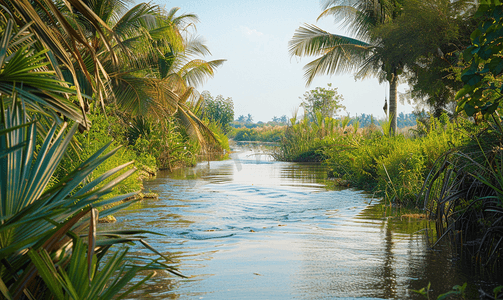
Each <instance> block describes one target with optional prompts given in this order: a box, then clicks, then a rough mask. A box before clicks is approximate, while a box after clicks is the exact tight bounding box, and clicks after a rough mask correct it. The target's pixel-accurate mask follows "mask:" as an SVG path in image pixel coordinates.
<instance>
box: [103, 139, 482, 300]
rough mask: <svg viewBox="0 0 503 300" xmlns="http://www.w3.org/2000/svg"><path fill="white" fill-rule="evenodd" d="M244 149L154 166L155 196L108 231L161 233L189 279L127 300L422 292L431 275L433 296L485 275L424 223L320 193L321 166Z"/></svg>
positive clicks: (363, 201) (158, 243)
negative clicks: (434, 244) (190, 164)
mask: <svg viewBox="0 0 503 300" xmlns="http://www.w3.org/2000/svg"><path fill="white" fill-rule="evenodd" d="M249 150H250V149H248V150H247V151H236V152H233V153H231V154H230V157H231V159H229V160H225V161H209V162H202V163H199V164H198V165H197V166H196V167H195V168H189V169H180V170H177V171H175V172H172V173H160V174H159V175H158V178H156V179H155V180H150V181H146V182H145V186H146V187H147V188H148V189H149V190H151V191H152V192H155V193H158V194H159V198H158V199H157V200H144V201H142V203H141V204H140V205H138V206H135V207H133V208H132V209H130V210H128V211H126V212H123V213H120V214H118V215H117V219H118V222H117V224H112V225H110V226H112V227H113V228H117V229H128V228H136V227H141V228H148V229H151V230H153V231H156V232H160V233H163V234H164V235H165V236H161V237H152V239H149V240H150V243H151V244H152V246H154V247H155V248H156V249H159V250H160V251H162V253H165V254H168V253H170V254H171V255H172V256H173V258H174V260H175V261H176V262H177V264H178V266H179V268H180V271H181V272H182V273H183V274H184V275H186V276H189V278H188V279H180V278H175V277H173V276H170V275H168V274H162V273H161V274H158V276H156V277H155V278H153V280H152V282H151V283H148V284H146V285H145V286H144V288H143V289H141V290H140V291H138V292H137V293H136V294H135V295H134V296H131V299H133V298H134V299H147V298H148V299H166V298H177V299H236V298H239V299H294V298H300V299H323V298H356V299H358V298H361V299H363V298H365V299H404V298H407V299H421V297H420V296H419V295H417V294H415V293H413V292H411V290H413V289H420V288H422V287H424V286H426V285H427V284H428V282H431V283H432V289H433V290H434V292H433V293H432V295H438V294H440V293H443V292H446V291H448V290H450V289H451V288H452V287H453V286H454V285H456V284H463V283H464V282H469V287H468V291H469V292H470V293H475V292H477V289H478V288H479V287H480V284H481V283H482V282H486V281H484V280H482V279H480V278H479V279H477V278H474V277H472V275H471V273H470V272H467V271H466V270H465V269H464V267H463V266H462V265H461V264H458V263H457V260H456V258H455V256H454V254H455V253H453V252H452V249H451V248H450V247H449V246H448V245H445V244H442V245H440V246H439V247H438V248H436V249H435V250H432V249H430V247H429V246H430V245H431V244H430V243H429V241H428V237H431V236H432V235H434V232H428V235H426V232H425V231H424V230H423V229H424V228H428V226H426V225H425V222H427V221H426V220H424V219H409V218H403V219H401V220H400V219H399V218H396V219H395V218H390V216H389V214H388V213H387V212H386V211H382V204H380V203H379V202H378V200H377V199H372V197H371V195H369V194H367V193H364V192H361V191H358V190H354V189H348V188H346V189H338V190H330V189H327V188H326V183H327V181H328V180H329V179H327V178H326V169H325V168H324V167H323V166H320V165H315V164H297V163H286V162H278V161H274V160H272V159H271V157H270V156H267V155H264V154H263V152H261V151H253V150H252V151H249ZM371 203H372V205H370V204H371ZM430 228H431V226H430ZM439 250H440V251H439Z"/></svg>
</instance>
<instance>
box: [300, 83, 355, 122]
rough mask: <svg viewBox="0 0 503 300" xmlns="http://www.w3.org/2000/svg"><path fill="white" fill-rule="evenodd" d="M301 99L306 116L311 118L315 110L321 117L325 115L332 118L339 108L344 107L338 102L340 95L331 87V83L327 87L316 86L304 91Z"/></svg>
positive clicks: (313, 116)
mask: <svg viewBox="0 0 503 300" xmlns="http://www.w3.org/2000/svg"><path fill="white" fill-rule="evenodd" d="M300 99H302V104H301V106H302V108H304V111H305V114H306V116H309V118H310V119H311V120H313V119H314V118H315V114H316V112H320V113H321V116H322V118H323V119H325V118H326V117H330V118H333V117H334V116H335V115H337V113H338V112H339V110H341V109H345V107H344V106H342V105H341V104H340V103H341V101H342V100H344V99H343V98H342V95H339V94H338V93H337V88H332V84H330V83H329V84H328V88H322V87H317V88H315V89H314V90H310V91H308V92H306V93H304V95H303V98H300Z"/></svg>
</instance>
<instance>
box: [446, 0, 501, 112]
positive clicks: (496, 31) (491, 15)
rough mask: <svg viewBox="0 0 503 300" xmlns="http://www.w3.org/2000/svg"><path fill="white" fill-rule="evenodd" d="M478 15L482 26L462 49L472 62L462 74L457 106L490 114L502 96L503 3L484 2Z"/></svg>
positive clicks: (464, 56) (496, 1) (481, 3)
mask: <svg viewBox="0 0 503 300" xmlns="http://www.w3.org/2000/svg"><path fill="white" fill-rule="evenodd" d="M475 18H477V20H478V21H479V25H478V27H477V29H476V30H475V31H473V33H472V34H471V36H470V38H471V41H472V45H471V46H469V47H468V48H466V50H465V51H464V52H463V58H464V59H465V60H466V61H467V62H468V63H469V64H470V65H469V66H468V67H466V68H465V69H464V71H463V74H462V75H461V80H462V81H463V83H464V84H465V85H464V87H463V88H462V89H461V90H459V91H458V93H457V94H456V98H457V99H459V102H458V109H459V110H464V111H465V112H466V114H467V115H469V116H473V115H474V114H476V113H482V114H483V115H490V114H492V113H494V112H495V111H496V110H497V109H498V108H499V104H500V101H501V99H502V98H503V96H502V93H503V81H502V80H501V74H502V73H503V57H502V52H503V43H502V42H503V34H502V32H503V6H502V5H501V3H500V1H498V0H490V1H487V0H486V1H481V2H480V5H479V8H478V10H477V13H476V14H475Z"/></svg>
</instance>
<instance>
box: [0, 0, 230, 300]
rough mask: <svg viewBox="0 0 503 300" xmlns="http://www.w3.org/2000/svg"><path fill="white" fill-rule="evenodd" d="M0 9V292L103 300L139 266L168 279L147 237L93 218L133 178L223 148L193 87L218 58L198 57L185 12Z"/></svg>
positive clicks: (127, 193)
mask: <svg viewBox="0 0 503 300" xmlns="http://www.w3.org/2000/svg"><path fill="white" fill-rule="evenodd" d="M0 13H1V15H2V18H1V20H0V32H1V33H2V34H1V43H0V145H1V148H0V222H1V227H0V260H1V262H2V263H1V264H0V276H1V277H0V293H1V295H2V298H6V299H19V298H26V299H49V298H57V299H70V298H72V299H111V298H113V297H125V296H126V295H127V294H129V293H130V292H131V291H133V290H134V289H135V288H136V287H138V286H139V285H140V284H141V283H142V282H144V281H145V280H147V279H149V278H150V277H151V276H153V274H154V272H153V270H159V269H160V270H167V271H169V272H172V273H173V274H176V275H179V276H182V275H181V274H178V273H177V272H176V271H175V269H174V267H175V266H174V264H173V262H172V261H171V259H170V258H169V257H168V256H167V255H165V254H161V253H159V252H158V251H157V250H155V249H153V248H152V247H151V246H150V245H149V244H148V243H147V242H146V241H145V240H144V239H145V237H144V235H145V234H155V233H154V232H149V231H146V230H141V229H139V230H133V231H109V232H105V231H98V230H97V226H98V219H99V217H106V216H107V215H110V214H112V213H113V212H115V211H117V210H119V209H122V208H124V207H126V206H128V205H130V204H131V203H134V202H135V201H138V200H139V199H140V197H138V192H139V191H141V188H142V181H141V180H142V179H143V178H145V177H148V176H151V175H154V174H155V173H156V171H157V170H158V169H173V168H177V167H181V166H187V165H192V164H194V163H195V162H196V159H197V155H198V154H200V153H202V152H211V151H220V150H221V149H222V148H225V147H228V146H227V139H226V137H225V135H224V134H223V133H222V126H221V124H220V123H219V122H218V121H217V120H211V119H208V118H205V116H204V114H203V110H204V108H205V105H204V101H203V98H202V97H201V96H200V95H199V93H198V92H197V90H196V87H197V86H198V85H200V84H201V83H202V82H203V81H204V80H205V79H206V78H208V77H211V76H213V74H214V72H215V70H216V68H217V67H218V66H219V65H221V64H222V63H223V60H215V61H205V60H204V59H202V58H203V57H204V56H205V55H207V54H209V50H208V49H207V47H206V46H205V45H204V43H203V42H202V40H201V39H200V38H198V37H197V36H196V35H195V34H194V33H195V32H193V31H192V28H193V27H192V26H191V24H193V23H194V22H197V17H196V16H195V15H193V14H184V15H177V13H178V9H177V8H175V9H172V10H170V11H164V10H163V9H161V8H160V7H158V6H156V5H153V4H149V3H139V4H137V5H136V6H134V7H132V8H128V7H127V6H126V3H124V2H123V1H114V0H106V1H80V0H70V1H66V2H65V5H63V3H61V2H60V1H52V0H42V1H35V2H33V1H18V0H16V1H11V0H1V1H0ZM108 149H111V150H108ZM220 152H221V151H220ZM137 170H138V171H137ZM128 243H140V244H142V245H143V246H145V248H146V249H148V250H150V251H152V252H154V256H138V255H137V254H136V255H134V256H130V255H128V248H127V247H123V246H121V245H125V244H128ZM146 270H147V271H148V270H151V272H147V273H145V272H144V271H146ZM138 274H143V278H142V279H140V280H139V281H137V282H136V283H135V284H130V285H129V286H128V288H125V287H126V286H127V285H128V284H129V281H130V280H131V279H132V278H133V277H134V276H136V275H138Z"/></svg>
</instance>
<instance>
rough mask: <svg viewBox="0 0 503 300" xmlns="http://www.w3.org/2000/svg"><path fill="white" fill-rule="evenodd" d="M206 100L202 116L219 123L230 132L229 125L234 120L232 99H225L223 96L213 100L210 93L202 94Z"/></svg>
mask: <svg viewBox="0 0 503 300" xmlns="http://www.w3.org/2000/svg"><path fill="white" fill-rule="evenodd" d="M201 95H202V97H203V99H204V104H203V109H202V112H203V113H202V115H203V116H205V117H207V118H208V119H210V120H212V121H215V122H217V123H219V124H220V125H221V126H222V129H223V130H224V131H227V130H228V127H229V123H231V122H232V121H233V120H234V103H233V102H232V98H230V97H228V98H227V99H225V98H224V97H223V96H222V95H218V96H217V97H216V98H213V97H212V96H211V94H210V92H208V91H204V92H203V93H202V94H201Z"/></svg>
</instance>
